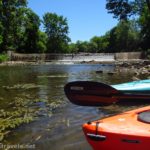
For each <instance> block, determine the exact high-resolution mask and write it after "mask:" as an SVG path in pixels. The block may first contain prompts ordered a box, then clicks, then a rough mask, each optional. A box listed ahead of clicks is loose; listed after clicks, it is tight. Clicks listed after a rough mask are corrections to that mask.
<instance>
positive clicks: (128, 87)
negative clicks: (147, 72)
mask: <svg viewBox="0 0 150 150" xmlns="http://www.w3.org/2000/svg"><path fill="white" fill-rule="evenodd" d="M111 86H112V87H113V88H115V89H117V90H119V91H123V92H131V93H132V92H133V93H134V92H138V93H149V94H150V79H147V80H138V81H132V82H127V83H122V84H116V85H111Z"/></svg>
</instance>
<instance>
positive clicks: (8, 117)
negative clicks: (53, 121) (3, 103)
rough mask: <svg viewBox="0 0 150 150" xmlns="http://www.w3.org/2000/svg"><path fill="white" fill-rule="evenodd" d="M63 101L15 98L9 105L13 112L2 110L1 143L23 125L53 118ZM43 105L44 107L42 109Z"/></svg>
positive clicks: (0, 120) (0, 117)
mask: <svg viewBox="0 0 150 150" xmlns="http://www.w3.org/2000/svg"><path fill="white" fill-rule="evenodd" d="M28 97H30V96H28ZM62 103H63V101H62V100H61V99H60V100H55V101H53V100H50V101H49V102H48V100H46V99H39V98H35V99H28V98H20V97H15V98H14V101H13V102H11V103H9V106H10V107H11V108H12V109H11V110H9V111H8V110H4V109H1V110H0V141H2V140H3V139H4V138H5V137H6V136H7V135H8V134H9V133H10V132H11V131H12V130H13V129H15V128H17V127H19V126H20V125H22V124H25V123H27V124H28V123H30V122H31V121H33V120H35V119H36V118H38V117H40V116H43V115H47V116H49V117H51V116H52V114H53V112H54V111H55V110H56V109H57V108H58V107H60V106H61V105H62ZM41 104H42V106H43V107H41Z"/></svg>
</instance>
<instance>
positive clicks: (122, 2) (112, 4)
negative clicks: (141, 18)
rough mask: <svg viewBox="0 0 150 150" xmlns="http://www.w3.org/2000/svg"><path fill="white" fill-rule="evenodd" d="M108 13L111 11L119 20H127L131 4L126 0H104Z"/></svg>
mask: <svg viewBox="0 0 150 150" xmlns="http://www.w3.org/2000/svg"><path fill="white" fill-rule="evenodd" d="M106 1H107V4H106V9H107V10H108V13H113V14H114V17H115V18H118V19H119V20H127V18H128V17H129V16H130V15H131V11H132V5H131V3H130V2H129V1H128V0H106Z"/></svg>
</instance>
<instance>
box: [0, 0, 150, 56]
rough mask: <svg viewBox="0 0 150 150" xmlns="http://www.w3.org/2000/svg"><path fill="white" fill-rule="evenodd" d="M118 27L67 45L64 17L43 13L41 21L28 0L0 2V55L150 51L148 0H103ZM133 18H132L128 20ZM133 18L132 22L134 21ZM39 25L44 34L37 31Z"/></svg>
mask: <svg viewBox="0 0 150 150" xmlns="http://www.w3.org/2000/svg"><path fill="white" fill-rule="evenodd" d="M106 9H107V10H108V13H112V14H113V16H114V18H117V19H118V21H119V22H118V24H117V26H115V27H113V28H112V29H111V30H110V31H107V32H106V34H105V35H102V36H94V35H93V37H91V39H90V41H77V42H76V43H70V41H71V40H70V38H69V36H68V33H69V27H68V23H67V18H65V17H63V16H59V15H57V14H56V13H50V12H48V13H45V15H44V16H43V18H42V20H40V18H39V16H38V15H37V14H36V13H35V12H33V11H32V10H31V9H29V8H28V7H27V0H7V1H6V0H0V53H2V52H7V51H8V50H12V51H16V52H19V53H78V52H91V53H97V52H121V51H136V50H138V49H141V48H142V49H143V50H145V51H147V49H150V44H149V43H150V41H149V39H150V28H149V26H150V0H106ZM131 17H132V18H131ZM133 18H134V19H133ZM41 23H42V24H43V26H44V32H43V31H41V30H40V25H41Z"/></svg>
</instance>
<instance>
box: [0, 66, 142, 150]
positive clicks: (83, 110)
mask: <svg viewBox="0 0 150 150" xmlns="http://www.w3.org/2000/svg"><path fill="white" fill-rule="evenodd" d="M114 69H115V66H114V65H113V64H70V65H65V64H63V65H62V64H57V65H54V64H53V65H52V64H46V65H42V64H41V65H20V66H1V67H0V111H1V112H2V113H3V116H2V115H1V116H0V119H2V118H4V119H5V120H7V119H6V116H8V118H9V119H11V121H12V122H11V125H9V126H8V127H7V128H6V130H5V132H6V133H7V132H9V133H8V134H7V135H6V136H5V137H3V140H2V141H1V144H6V145H8V144H11V145H15V144H28V145H32V144H34V145H35V148H36V149H37V150H91V147H90V146H89V144H88V143H87V142H86V139H85V137H84V134H83V132H82V124H83V123H85V122H87V121H92V120H96V119H100V118H103V117H108V116H111V115H114V114H117V113H120V112H123V111H126V110H131V109H133V108H137V107H139V106H137V105H136V104H134V105H132V106H118V105H115V104H113V105H110V106H105V107H82V106H76V105H74V104H71V103H70V102H69V101H68V100H67V98H66V96H65V95H64V90H63V87H64V85H65V84H66V83H68V82H70V81H76V80H88V81H97V82H104V83H107V84H117V83H122V82H128V81H131V79H132V73H131V72H119V73H116V74H108V72H113V71H114ZM99 70H102V71H103V72H104V73H97V71H99ZM143 105H144V104H143ZM140 106H141V105H140ZM18 108H19V109H18ZM2 113H1V114H2ZM9 115H10V116H9ZM16 118H17V119H18V121H17V123H16V122H15V121H16ZM13 119H14V120H13ZM24 119H25V120H24ZM18 122H19V123H20V124H19V123H18ZM0 123H1V124H2V122H0ZM12 125H14V126H13V127H11V126H12ZM1 127H3V126H2V125H1ZM1 132H3V131H1Z"/></svg>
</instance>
